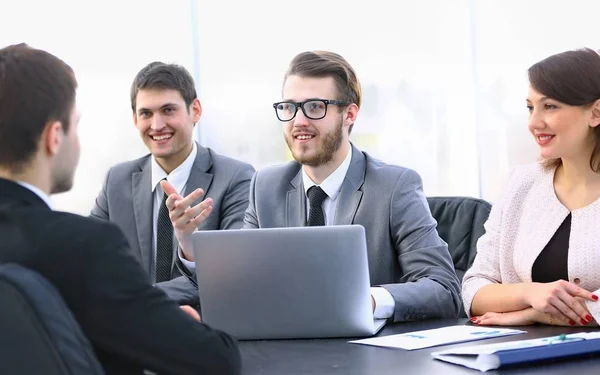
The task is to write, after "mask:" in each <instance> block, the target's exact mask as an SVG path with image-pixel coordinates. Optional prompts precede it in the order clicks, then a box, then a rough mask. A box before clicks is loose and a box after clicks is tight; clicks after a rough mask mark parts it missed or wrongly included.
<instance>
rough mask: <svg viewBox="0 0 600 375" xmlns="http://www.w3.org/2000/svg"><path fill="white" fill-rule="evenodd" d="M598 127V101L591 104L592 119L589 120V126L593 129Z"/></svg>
mask: <svg viewBox="0 0 600 375" xmlns="http://www.w3.org/2000/svg"><path fill="white" fill-rule="evenodd" d="M598 125H600V99H598V100H596V101H595V102H594V104H592V117H591V118H590V126H591V127H592V128H595V127H596V126H598Z"/></svg>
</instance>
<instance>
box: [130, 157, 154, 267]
mask: <svg viewBox="0 0 600 375" xmlns="http://www.w3.org/2000/svg"><path fill="white" fill-rule="evenodd" d="M140 169H141V170H140V171H139V172H134V173H133V175H132V186H131V189H132V192H131V195H132V197H133V213H134V216H135V226H136V228H137V234H138V241H139V243H140V253H141V254H140V255H141V257H142V262H143V264H144V267H145V268H146V270H148V271H150V272H152V264H153V262H152V259H153V254H152V189H151V186H150V184H151V183H152V168H151V167H150V157H148V158H147V159H144V162H143V164H142V165H140ZM141 249H149V251H143V250H141Z"/></svg>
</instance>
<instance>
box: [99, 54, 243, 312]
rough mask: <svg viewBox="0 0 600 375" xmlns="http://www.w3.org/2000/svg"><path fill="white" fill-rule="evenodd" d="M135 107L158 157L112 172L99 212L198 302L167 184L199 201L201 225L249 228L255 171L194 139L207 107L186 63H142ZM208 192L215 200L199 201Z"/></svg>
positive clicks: (171, 284)
mask: <svg viewBox="0 0 600 375" xmlns="http://www.w3.org/2000/svg"><path fill="white" fill-rule="evenodd" d="M131 109H132V112H133V122H134V124H135V126H136V128H137V129H138V131H139V133H140V137H141V138H142V140H143V141H144V144H145V145H146V147H147V148H148V150H149V151H150V154H149V155H146V156H143V157H142V158H139V159H137V160H133V161H128V162H125V163H121V164H118V165H116V166H114V167H112V168H111V169H110V171H109V172H108V173H107V175H106V180H105V183H104V185H103V187H102V190H101V192H100V195H99V196H98V198H97V199H96V202H95V205H94V208H93V209H92V212H91V216H92V217H96V218H99V219H104V220H108V221H110V222H112V223H115V224H117V225H118V226H119V227H120V228H121V230H122V231H123V233H124V234H125V236H126V237H127V240H128V242H129V243H130V244H131V247H132V249H133V251H134V253H135V254H136V256H137V257H138V259H139V260H140V263H141V264H142V265H143V267H144V269H145V270H146V271H147V273H148V274H149V276H150V280H151V281H152V282H154V283H158V284H157V286H158V287H160V288H162V289H163V290H164V291H165V292H167V294H168V295H169V296H170V297H171V298H172V299H174V300H175V301H177V302H179V303H180V304H190V305H197V304H198V290H197V287H196V284H195V280H188V278H187V277H182V276H181V273H180V272H179V268H180V267H177V266H176V265H179V264H178V262H177V260H178V255H177V254H178V251H177V242H176V241H174V238H173V227H172V225H171V223H170V221H169V217H168V211H167V209H166V207H165V205H164V199H165V197H166V195H165V194H164V190H163V187H162V186H163V185H164V186H165V187H166V188H167V189H172V190H173V191H176V192H177V193H179V194H183V195H185V196H188V198H189V199H190V200H192V201H193V202H194V203H193V205H194V204H195V207H194V208H192V209H190V215H194V216H195V217H196V219H195V220H194V221H193V222H192V223H191V225H193V226H194V228H199V229H207V230H216V229H237V228H241V227H242V225H243V221H244V211H245V210H246V208H247V207H248V190H249V186H250V179H251V178H252V174H253V173H254V168H253V167H252V166H251V165H249V164H247V163H243V162H241V161H238V160H234V159H231V158H228V157H226V156H222V155H219V154H217V153H215V152H214V151H213V150H211V149H209V148H205V147H202V146H200V145H199V144H197V143H196V142H194V140H193V131H194V127H195V124H196V123H197V122H198V121H199V120H200V116H201V114H202V107H201V105H200V101H199V100H198V97H197V95H196V89H195V85H194V80H193V78H192V76H191V74H190V73H189V72H188V71H187V70H186V69H185V68H183V67H182V66H179V65H176V64H165V63H162V62H152V63H150V64H148V65H146V66H145V67H144V68H142V69H141V70H140V71H139V72H138V74H137V75H136V77H135V79H134V80H133V83H132V85H131ZM161 181H162V182H161ZM203 196H205V197H209V198H207V199H205V200H203V201H202V202H201V203H198V202H200V199H201V198H202V197H203ZM201 213H203V214H202V215H201ZM209 213H210V215H208V214H209ZM180 259H181V261H182V262H184V263H186V264H187V267H189V268H191V269H193V268H194V263H193V262H186V261H185V259H183V258H180Z"/></svg>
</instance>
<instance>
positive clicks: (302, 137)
mask: <svg viewBox="0 0 600 375" xmlns="http://www.w3.org/2000/svg"><path fill="white" fill-rule="evenodd" d="M314 137H315V136H314V135H308V134H302V135H296V136H294V138H295V139H298V140H300V141H307V140H309V139H313V138H314Z"/></svg>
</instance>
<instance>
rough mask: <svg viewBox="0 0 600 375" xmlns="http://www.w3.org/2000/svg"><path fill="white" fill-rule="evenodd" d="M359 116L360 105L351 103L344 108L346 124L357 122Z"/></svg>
mask: <svg viewBox="0 0 600 375" xmlns="http://www.w3.org/2000/svg"><path fill="white" fill-rule="evenodd" d="M357 117H358V106H357V105H356V104H354V103H352V104H350V105H349V106H348V107H346V109H345V110H344V126H350V125H352V124H354V123H355V122H356V118H357Z"/></svg>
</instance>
